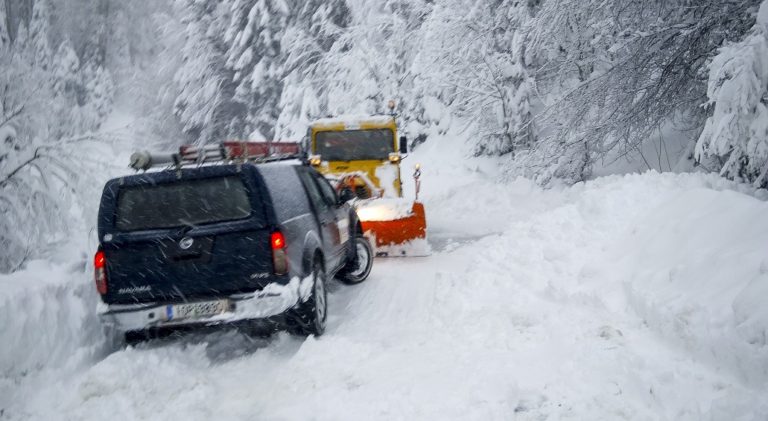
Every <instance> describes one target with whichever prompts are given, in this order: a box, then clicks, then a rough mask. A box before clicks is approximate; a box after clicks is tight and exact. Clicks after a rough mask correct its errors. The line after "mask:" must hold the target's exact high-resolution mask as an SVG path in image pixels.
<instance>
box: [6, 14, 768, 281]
mask: <svg viewBox="0 0 768 421" xmlns="http://www.w3.org/2000/svg"><path fill="white" fill-rule="evenodd" d="M765 3H766V4H763V5H762V6H761V2H760V1H759V0H742V1H731V0H673V1H667V0H637V1H632V2H628V1H624V0H527V1H522V0H380V1H372V0H325V1H324V0H307V1H288V0H209V1H205V0H166V1H153V0H134V1H118V0H0V215H2V219H1V220H0V250H2V253H0V272H9V271H14V270H16V269H18V268H20V267H21V266H22V265H23V264H24V262H25V261H27V260H28V259H30V258H34V257H39V256H41V255H43V254H44V253H45V252H46V249H48V248H50V247H51V245H52V244H55V243H56V242H57V241H63V240H65V239H66V238H68V237H69V236H71V235H72V234H73V230H77V229H82V228H83V227H90V226H91V225H92V224H91V222H92V221H93V220H94V214H95V209H94V203H93V201H92V197H93V196H94V194H96V195H97V194H98V192H99V190H100V188H101V183H102V179H103V177H97V176H95V174H98V173H99V171H107V170H108V169H109V168H112V167H115V166H118V167H121V164H122V163H115V162H107V161H109V160H105V159H103V157H105V156H110V154H111V153H113V152H114V151H115V150H123V149H133V148H139V147H141V148H149V147H152V148H158V147H172V146H177V145H179V144H181V143H186V142H197V143H206V142H217V141H219V140H221V139H224V138H241V139H245V138H247V139H253V140H260V139H283V140H298V139H300V138H301V137H302V135H303V134H304V132H305V130H306V124H307V122H308V121H310V120H312V119H314V118H318V117H325V116H328V115H338V114H342V113H344V114H347V113H366V114H373V113H384V112H385V111H386V110H385V106H386V103H387V100H389V99H394V100H395V101H396V102H397V104H398V111H399V113H400V117H399V118H400V125H401V128H402V129H403V131H404V132H405V134H406V135H407V136H408V137H409V139H410V141H411V143H412V145H413V146H415V147H418V145H419V144H422V143H424V142H440V139H441V137H442V136H448V135H451V136H460V137H462V138H464V139H466V142H467V144H468V145H470V153H471V154H476V155H491V156H498V157H501V158H500V159H499V162H500V165H503V166H504V170H505V173H506V174H507V175H508V176H509V177H516V176H525V177H529V178H532V179H534V180H536V181H537V182H539V183H541V184H543V185H547V184H551V183H560V182H564V183H576V182H579V181H583V180H587V179H589V178H591V177H594V176H595V175H599V174H603V173H605V172H606V171H607V172H610V171H612V168H615V164H616V163H617V162H619V163H620V162H633V163H638V162H639V163H641V164H642V165H643V167H644V168H652V169H655V170H659V171H689V170H697V171H709V172H718V173H720V174H721V175H723V176H724V177H728V178H731V179H736V180H740V181H743V182H745V183H751V184H753V185H754V186H756V187H765V186H766V185H768V108H767V107H768V1H766V2H765ZM115 114H119V115H123V116H130V118H129V119H124V120H121V121H127V123H126V127H122V128H117V129H115V127H114V126H113V127H110V128H105V122H106V121H108V120H109V119H110V118H113V117H114V116H115ZM612 165H613V167H612ZM638 169H639V168H638ZM123 171H124V170H123ZM94 179H96V180H98V182H94ZM89 200H90V201H89ZM82 221H88V223H87V224H83V223H82Z"/></svg>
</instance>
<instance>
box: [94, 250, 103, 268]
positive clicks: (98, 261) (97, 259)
mask: <svg viewBox="0 0 768 421" xmlns="http://www.w3.org/2000/svg"><path fill="white" fill-rule="evenodd" d="M105 262H106V259H105V258H104V252H103V251H101V250H99V251H97V252H96V256H93V266H94V267H95V268H103V267H104V263H105Z"/></svg>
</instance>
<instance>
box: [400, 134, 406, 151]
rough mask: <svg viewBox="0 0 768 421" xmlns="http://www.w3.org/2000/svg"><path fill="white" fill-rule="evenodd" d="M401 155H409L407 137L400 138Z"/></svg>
mask: <svg viewBox="0 0 768 421" xmlns="http://www.w3.org/2000/svg"><path fill="white" fill-rule="evenodd" d="M400 153H401V154H407V153H408V138H407V137H405V136H400Z"/></svg>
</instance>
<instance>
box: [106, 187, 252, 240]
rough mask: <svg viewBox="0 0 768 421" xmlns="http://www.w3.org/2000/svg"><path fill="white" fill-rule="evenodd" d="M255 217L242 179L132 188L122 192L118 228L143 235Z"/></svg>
mask: <svg viewBox="0 0 768 421" xmlns="http://www.w3.org/2000/svg"><path fill="white" fill-rule="evenodd" d="M250 214H251V204H250V202H249V200H248V193H247V191H246V188H245V185H244V184H243V181H242V179H240V177H239V176H229V177H217V178H207V179H202V180H183V181H180V182H175V183H169V184H157V185H146V186H131V187H125V188H123V189H121V190H120V194H119V196H118V200H117V220H116V223H115V225H116V228H117V229H118V230H120V231H139V230H148V229H159V228H175V227H182V226H195V225H199V224H208V223H212V222H223V221H232V220H237V219H243V218H246V217H248V216H249V215H250Z"/></svg>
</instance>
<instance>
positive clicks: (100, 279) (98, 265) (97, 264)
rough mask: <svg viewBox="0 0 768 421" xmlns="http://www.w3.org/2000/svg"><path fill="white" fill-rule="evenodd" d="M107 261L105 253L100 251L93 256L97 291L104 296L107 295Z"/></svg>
mask: <svg viewBox="0 0 768 421" xmlns="http://www.w3.org/2000/svg"><path fill="white" fill-rule="evenodd" d="M106 266H107V259H106V257H104V252H103V251H101V250H99V251H97V252H96V255H95V256H93V268H94V269H93V280H94V282H96V291H98V292H99V294H101V295H104V294H106V293H107V268H106Z"/></svg>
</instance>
